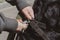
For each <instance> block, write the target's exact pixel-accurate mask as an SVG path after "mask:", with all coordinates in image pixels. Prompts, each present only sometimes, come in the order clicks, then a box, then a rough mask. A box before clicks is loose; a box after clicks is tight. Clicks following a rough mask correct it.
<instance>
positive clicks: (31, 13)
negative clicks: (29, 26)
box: [28, 8, 34, 18]
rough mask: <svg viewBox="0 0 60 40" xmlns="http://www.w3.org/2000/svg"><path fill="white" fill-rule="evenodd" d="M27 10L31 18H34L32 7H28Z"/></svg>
mask: <svg viewBox="0 0 60 40" xmlns="http://www.w3.org/2000/svg"><path fill="white" fill-rule="evenodd" d="M28 12H29V14H30V16H31V17H32V18H34V12H33V9H32V8H31V9H29V10H28Z"/></svg>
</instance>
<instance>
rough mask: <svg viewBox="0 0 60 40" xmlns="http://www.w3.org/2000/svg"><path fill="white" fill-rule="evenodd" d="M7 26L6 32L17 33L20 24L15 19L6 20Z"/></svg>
mask: <svg viewBox="0 0 60 40" xmlns="http://www.w3.org/2000/svg"><path fill="white" fill-rule="evenodd" d="M5 24H6V26H5V28H4V31H8V32H15V31H16V29H17V26H18V22H17V21H16V20H15V19H10V18H6V22H5Z"/></svg>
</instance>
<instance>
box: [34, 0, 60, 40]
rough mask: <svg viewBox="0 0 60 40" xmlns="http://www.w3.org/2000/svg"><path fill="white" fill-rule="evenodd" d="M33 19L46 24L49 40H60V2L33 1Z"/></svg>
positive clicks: (48, 0)
mask: <svg viewBox="0 0 60 40" xmlns="http://www.w3.org/2000/svg"><path fill="white" fill-rule="evenodd" d="M33 9H34V13H35V19H36V20H37V21H39V22H42V23H45V24H46V29H45V30H46V34H47V36H49V38H50V40H60V0H35V2H34V5H33Z"/></svg>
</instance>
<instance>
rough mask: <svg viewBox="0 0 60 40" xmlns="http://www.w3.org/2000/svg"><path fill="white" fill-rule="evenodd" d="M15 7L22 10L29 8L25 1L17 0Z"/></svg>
mask: <svg viewBox="0 0 60 40" xmlns="http://www.w3.org/2000/svg"><path fill="white" fill-rule="evenodd" d="M17 5H18V7H19V9H23V8H25V7H27V6H30V5H29V4H28V3H27V2H26V1H25V0H17Z"/></svg>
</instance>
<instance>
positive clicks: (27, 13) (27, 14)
mask: <svg viewBox="0 0 60 40" xmlns="http://www.w3.org/2000/svg"><path fill="white" fill-rule="evenodd" d="M23 12H24V15H25V16H26V17H27V18H28V19H30V20H31V19H32V17H31V16H30V14H29V12H28V10H23Z"/></svg>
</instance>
